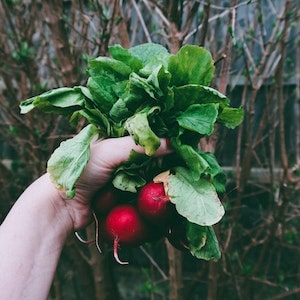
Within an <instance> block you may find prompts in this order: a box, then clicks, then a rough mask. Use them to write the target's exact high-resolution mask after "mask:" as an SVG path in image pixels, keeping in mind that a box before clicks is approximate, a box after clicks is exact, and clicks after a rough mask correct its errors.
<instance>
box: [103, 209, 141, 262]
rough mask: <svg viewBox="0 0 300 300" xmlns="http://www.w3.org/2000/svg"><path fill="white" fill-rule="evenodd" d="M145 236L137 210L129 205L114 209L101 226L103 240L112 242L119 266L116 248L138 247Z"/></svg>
mask: <svg viewBox="0 0 300 300" xmlns="http://www.w3.org/2000/svg"><path fill="white" fill-rule="evenodd" d="M146 236H147V228H146V224H145V223H144V221H143V220H142V218H141V217H140V215H139V213H138V211H137V209H136V208H135V207H134V206H132V205H130V204H121V205H118V206H116V207H114V208H113V209H112V210H111V211H110V212H109V214H108V215H107V217H106V219H105V221H104V224H103V238H104V239H108V240H109V241H113V243H114V257H115V259H116V261H117V262H119V263H120V264H127V262H122V261H120V259H119V257H118V246H119V245H126V246H138V245H141V244H142V243H143V242H144V241H145V237H146Z"/></svg>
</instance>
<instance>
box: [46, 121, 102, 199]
mask: <svg viewBox="0 0 300 300" xmlns="http://www.w3.org/2000/svg"><path fill="white" fill-rule="evenodd" d="M96 134H97V128H96V127H95V126H93V125H87V126H86V127H85V128H83V129H82V130H81V131H80V132H79V133H78V134H77V135H76V136H74V137H73V138H71V139H69V140H66V141H64V142H62V143H61V144H60V146H59V147H58V148H57V149H56V150H55V151H54V152H53V154H52V155H51V157H50V159H49V161H48V166H47V170H48V172H49V174H50V176H51V179H52V180H53V182H54V183H55V184H56V185H57V187H58V188H59V189H63V190H65V191H66V195H67V197H69V198H73V197H74V195H75V184H76V182H77V180H78V179H79V177H80V175H81V173H82V172H83V170H84V168H85V166H86V164H87V162H88V160H89V158H90V143H91V141H92V139H93V138H94V137H95V135H96Z"/></svg>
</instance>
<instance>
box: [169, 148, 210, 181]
mask: <svg viewBox="0 0 300 300" xmlns="http://www.w3.org/2000/svg"><path fill="white" fill-rule="evenodd" d="M172 145H173V148H174V149H175V150H176V152H177V153H178V154H179V155H180V157H181V158H182V159H183V161H184V162H185V163H186V166H187V167H188V168H189V176H190V177H191V178H192V179H194V180H198V179H199V178H200V176H201V174H203V173H205V172H206V171H207V169H208V168H209V164H208V163H207V161H206V160H205V159H204V158H203V157H202V156H201V155H199V153H198V151H197V150H196V149H194V148H193V147H192V146H190V145H186V144H182V145H176V144H172Z"/></svg>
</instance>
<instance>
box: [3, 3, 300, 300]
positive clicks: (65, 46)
mask: <svg viewBox="0 0 300 300" xmlns="http://www.w3.org/2000/svg"><path fill="white" fill-rule="evenodd" d="M299 5H300V2H299V0H278V1H277V0H276V1H275V0H261V1H254V0H253V1H251V0H250V1H243V0H241V1H237V0H216V1H211V0H206V1H201V0H197V1H193V0H191V1H183V0H123V1H121V0H113V1H108V0H98V1H97V0H91V1H81V0H78V1H58V0H53V1H44V0H24V1H18V0H0V126H1V132H0V192H1V198H0V221H2V220H3V219H4V218H5V216H6V214H7V213H8V211H9V209H10V208H11V206H12V205H13V203H14V201H15V200H16V199H17V198H18V196H19V194H20V193H21V192H22V191H23V190H24V189H25V187H26V186H27V185H28V184H30V183H31V182H32V181H33V180H35V179H36V178H37V177H38V176H39V175H41V174H42V173H43V172H45V166H46V162H47V160H48V158H49V156H50V155H51V153H52V151H53V150H54V149H55V148H56V147H57V146H58V145H59V143H60V142H61V141H62V140H65V139H67V138H69V137H71V136H73V135H74V134H76V132H77V131H78V130H79V128H71V127H70V126H69V125H68V122H66V120H64V119H63V118H62V117H58V116H54V115H51V114H47V115H46V114H41V113H40V112H38V111H34V112H32V113H30V114H27V115H26V116H23V115H20V113H19V107H18V106H19V103H20V101H21V100H24V99H27V98H29V97H31V96H34V95H37V94H39V93H41V92H43V91H47V90H49V89H52V88H55V87H62V86H69V87H72V86H74V85H77V84H85V81H86V79H87V74H86V71H85V69H86V67H87V63H88V59H89V58H93V57H97V56H99V55H108V47H109V46H110V45H114V44H121V45H122V46H123V47H131V46H134V45H137V44H140V43H145V42H156V43H160V44H162V45H164V46H166V47H167V48H168V49H169V51H170V52H172V53H175V52H176V51H177V50H178V49H179V48H180V47H181V46H182V45H185V44H195V45H199V46H204V47H205V48H207V49H208V50H209V51H210V52H211V53H212V56H213V58H214V60H215V66H216V73H215V78H214V81H213V86H214V87H215V88H217V89H218V90H219V91H220V92H222V93H225V94H226V95H228V97H229V98H230V99H231V101H232V105H233V106H236V107H238V106H243V107H244V109H245V119H244V122H243V123H242V125H241V126H240V127H239V128H237V129H235V130H227V129H224V128H216V129H215V132H214V134H213V135H212V136H211V137H209V138H207V139H203V140H201V141H200V146H201V148H202V149H203V150H205V151H212V152H215V154H216V155H217V158H218V160H219V162H220V164H221V165H222V166H223V167H224V170H225V171H226V173H227V175H228V185H227V193H226V194H225V195H224V196H223V197H222V201H223V204H224V206H225V208H226V215H225V217H224V218H223V220H222V221H221V222H220V223H219V224H218V225H217V226H215V230H216V232H217V235H218V239H219V242H220V247H221V251H222V258H221V259H220V260H219V261H217V262H206V261H200V260H196V259H195V258H193V257H191V256H190V255H188V254H186V253H181V252H179V251H177V250H174V249H172V248H171V247H170V246H169V245H168V243H166V242H165V241H163V240H162V241H159V242H158V243H156V244H154V245H146V246H145V247H142V248H137V249H132V250H130V251H129V250H128V251H127V250H123V252H122V255H124V256H125V257H127V258H128V259H129V261H130V264H129V266H125V267H124V266H120V265H118V264H117V263H116V262H114V260H113V259H112V253H111V249H105V250H106V251H105V253H104V254H101V255H100V254H99V253H98V251H97V249H96V248H95V247H94V246H92V245H90V246H87V245H84V244H81V243H80V242H79V241H78V240H77V239H76V238H74V237H70V239H69V240H68V242H67V244H66V246H65V248H64V250H63V253H62V257H61V260H60V263H59V266H58V269H57V273H56V276H55V279H54V282H53V286H52V289H51V293H50V295H49V299H55V300H56V299H67V300H69V299H76V300H77V299H100V300H106V299H126V300H128V299H135V300H137V299H151V300H156V299H171V300H180V299H191V300H198V299H243V300H244V299H299V297H300V288H299V282H300V261H299V260H300V253H299V252H300V243H299V242H300V239H299V231H300V202H299V200H300V199H299V198H300V196H299V190H300V183H299V178H300V114H299V112H300V108H299V101H300V91H299V90H300V89H299V88H300V80H299V78H300V21H299ZM82 234H84V235H86V236H87V237H93V236H94V230H93V228H88V229H87V230H86V232H83V233H82ZM45 259H47V258H45Z"/></svg>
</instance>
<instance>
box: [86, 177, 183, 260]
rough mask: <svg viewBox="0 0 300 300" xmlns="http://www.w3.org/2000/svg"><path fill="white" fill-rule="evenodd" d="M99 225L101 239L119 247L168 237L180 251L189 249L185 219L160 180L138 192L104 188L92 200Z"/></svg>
mask: <svg viewBox="0 0 300 300" xmlns="http://www.w3.org/2000/svg"><path fill="white" fill-rule="evenodd" d="M92 206H93V210H94V213H95V216H96V218H97V220H98V224H99V233H100V241H102V242H105V243H108V244H110V245H113V250H114V257H115V259H116V261H117V262H118V263H120V264H126V263H127V262H123V261H121V260H120V259H119V255H118V248H119V246H124V247H136V246H139V245H142V244H143V243H146V242H154V241H156V240H158V239H160V238H163V237H166V238H168V240H169V241H170V243H171V244H172V245H173V246H174V247H176V248H178V249H181V250H184V249H185V248H186V249H187V248H188V247H187V241H186V237H185V231H184V218H183V217H182V216H181V215H179V214H178V212H177V211H176V208H175V205H174V204H173V203H171V201H170V199H169V197H168V196H167V195H166V193H165V189H164V185H163V183H160V182H148V183H146V184H145V185H144V186H143V187H142V188H141V189H140V190H139V191H138V192H137V193H131V192H124V191H121V190H119V189H116V188H115V187H114V186H113V185H111V184H110V185H107V186H106V187H104V188H102V189H101V190H100V191H99V193H97V195H96V197H95V198H94V200H93V203H92Z"/></svg>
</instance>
